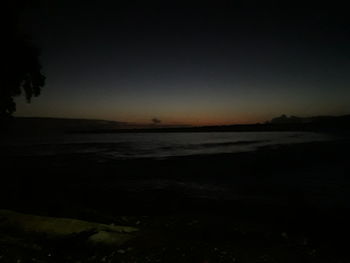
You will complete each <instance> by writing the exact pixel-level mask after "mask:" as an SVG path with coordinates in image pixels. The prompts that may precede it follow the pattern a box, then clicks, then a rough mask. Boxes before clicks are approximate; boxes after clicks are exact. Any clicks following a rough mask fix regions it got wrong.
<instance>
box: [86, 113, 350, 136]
mask: <svg viewBox="0 0 350 263" xmlns="http://www.w3.org/2000/svg"><path fill="white" fill-rule="evenodd" d="M250 131H251V132H259V131H314V132H349V131H350V115H344V116H317V117H309V118H300V117H295V116H292V117H287V116H285V115H282V117H278V118H274V119H272V120H271V121H269V122H266V123H257V124H235V125H222V126H200V127H158V128H154V127H151V128H132V129H128V128H124V127H122V128H121V129H97V130H86V131H85V132H89V133H128V132H250ZM81 132H83V131H81Z"/></svg>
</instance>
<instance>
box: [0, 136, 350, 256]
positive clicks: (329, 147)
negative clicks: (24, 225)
mask: <svg viewBox="0 0 350 263" xmlns="http://www.w3.org/2000/svg"><path fill="white" fill-rule="evenodd" d="M348 149H349V141H346V140H343V141H333V142H317V143H305V144H298V145H284V146H273V147H265V148H261V149H259V150H258V151H256V152H249V153H237V154H220V155H208V156H191V157H177V158H169V159H164V160H154V159H139V160H125V161H114V160H105V161H104V162H101V160H97V159H95V157H94V156H93V155H91V154H87V155H79V156H74V155H72V156H54V157H43V158H37V157H28V156H22V157H18V156H17V157H16V158H13V157H11V156H6V155H4V154H3V156H2V158H1V159H2V163H3V165H2V167H3V171H5V172H3V173H2V176H1V180H2V182H1V186H2V189H1V202H2V204H1V208H6V209H12V210H16V211H22V212H27V213H33V214H39V215H44V216H57V217H70V218H78V219H83V220H88V221H94V222H100V223H108V224H111V223H113V224H123V225H125V224H127V225H131V226H137V227H139V228H140V229H141V235H140V237H139V238H138V239H137V240H135V241H132V242H131V243H130V244H127V246H126V247H123V248H121V249H122V250H120V251H119V252H120V253H119V252H116V251H117V249H116V250H113V251H114V252H113V251H112V252H111V251H108V253H109V254H108V253H107V252H101V251H104V250H101V249H97V250H92V251H90V252H91V253H90V252H89V253H86V249H85V250H84V249H82V248H81V249H82V250H79V248H76V253H77V254H76V256H77V257H74V256H73V257H72V255H71V254H72V251H71V250H69V249H68V250H67V248H66V247H64V246H63V248H62V246H61V245H55V244H56V243H54V244H51V243H50V242H49V243H46V241H45V242H44V243H46V245H42V243H43V242H42V240H41V241H40V240H39V241H36V242H37V243H38V244H39V246H41V247H42V250H41V251H39V252H28V253H34V254H35V253H38V254H35V255H36V256H35V257H39V258H42V257H43V251H45V253H46V252H47V251H55V253H61V254H62V255H61V256H63V255H65V256H63V257H64V259H65V260H66V262H70V260H68V259H67V257H68V256H71V257H72V262H76V261H74V260H77V258H79V257H84V258H85V259H86V260H88V258H91V257H92V258H93V257H95V258H94V260H95V259H96V261H100V260H101V259H102V258H103V257H107V256H108V258H106V259H105V260H107V259H110V260H111V262H114V261H115V262H121V261H120V260H123V261H124V262H135V260H136V261H137V262H156V261H157V262H235V261H234V260H237V262H277V261H278V260H283V262H302V261H303V262H316V261H317V262H340V261H333V260H331V259H337V260H338V259H339V260H341V259H344V258H347V255H346V251H345V249H344V245H345V244H344V243H343V242H341V241H340V240H341V237H343V236H346V235H347V234H348V233H350V232H349V228H348V219H349V218H348V217H347V211H348V208H349V200H350V198H349V197H350V194H349V193H350V191H349V190H350V187H349V186H350V184H349V179H348V176H347V175H348V174H350V173H349V170H350V169H349V164H348V158H347V155H346V154H345V153H346V151H348ZM125 214H129V215H130V214H131V215H149V216H147V217H145V216H124V215H125ZM160 215H161V216H160ZM30 238H32V237H30ZM27 239H28V237H27ZM40 242H41V243H40ZM40 244H41V245H40ZM50 244H51V245H50ZM14 247H15V248H14V251H17V252H18V249H20V251H27V250H28V249H27V248H26V249H23V248H18V247H16V246H14ZM1 249H5V250H6V249H7V251H9V252H8V254H6V255H9V256H8V257H11V255H12V254H11V253H12V252H11V249H10V247H9V245H8V242H7V243H6V242H5V243H2V245H1ZM119 249H120V248H119ZM29 251H32V250H31V249H29ZM59 251H60V252H59ZM84 251H85V252H84ZM17 252H16V253H17ZM13 253H14V252H13ZM23 253H24V252H23ZM25 253H27V252H25ZM50 253H53V252H50ZM84 253H85V254H84ZM94 253H95V254H94ZM103 253H107V254H103ZM26 255H27V254H26ZM74 255H75V254H74ZM61 259H62V258H61ZM42 260H44V261H43V262H46V261H45V260H48V261H50V259H48V258H47V257H45V259H42ZM56 260H58V258H56ZM259 260H260V261H259ZM264 260H265V261H264ZM276 260H277V261H276ZM92 261H93V260H92ZM53 262H56V261H53ZM57 262H58V261H57Z"/></svg>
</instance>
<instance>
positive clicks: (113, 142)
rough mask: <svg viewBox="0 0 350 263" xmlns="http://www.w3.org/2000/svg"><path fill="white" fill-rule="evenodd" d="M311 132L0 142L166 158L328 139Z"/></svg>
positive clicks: (17, 151) (43, 149) (39, 149)
mask: <svg viewBox="0 0 350 263" xmlns="http://www.w3.org/2000/svg"><path fill="white" fill-rule="evenodd" d="M332 139H334V136H332V135H328V134H322V133H313V132H197V133H188V132H176V133H91V134H89V133H83V134H78V133H67V134H54V133H53V134H41V135H40V136H38V135H37V136H33V135H30V136H26V135H23V136H14V137H11V138H7V139H6V140H5V141H3V142H2V145H3V146H7V147H6V148H7V151H8V152H7V154H13V155H22V156H27V155H28V156H50V155H61V154H62V155H64V154H82V155H83V154H94V155H95V156H96V157H97V158H100V159H101V160H103V159H135V158H137V159H138V158H156V159H162V158H169V157H174V156H190V155H207V154H220V153H237V152H247V151H255V150H257V149H258V148H260V147H264V146H271V145H281V144H282V145H283V144H294V143H304V142H314V141H326V140H332Z"/></svg>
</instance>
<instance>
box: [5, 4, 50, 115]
mask: <svg viewBox="0 0 350 263" xmlns="http://www.w3.org/2000/svg"><path fill="white" fill-rule="evenodd" d="M22 9H23V6H14V5H12V6H9V7H8V14H9V16H8V17H9V19H8V21H7V23H6V24H5V26H4V27H5V28H3V30H2V37H3V43H4V46H3V47H2V50H1V53H2V54H1V58H2V59H1V63H2V67H1V68H2V69H3V72H2V73H3V74H2V80H1V81H2V83H1V85H0V120H4V119H7V118H8V117H10V116H12V114H13V113H14V112H15V111H16V103H15V101H14V97H16V96H20V95H22V94H24V96H25V97H26V100H27V101H28V102H30V101H31V98H32V97H36V96H39V95H40V91H41V88H42V87H43V86H44V84H45V77H44V75H43V74H42V73H41V64H40V62H39V55H40V52H39V49H38V48H36V47H35V46H34V45H33V44H32V43H30V41H29V40H28V38H27V37H26V36H25V35H24V34H23V33H22V32H21V30H20V25H19V22H18V21H19V14H20V12H21V10H22Z"/></svg>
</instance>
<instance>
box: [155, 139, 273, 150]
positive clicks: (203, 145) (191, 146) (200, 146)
mask: <svg viewBox="0 0 350 263" xmlns="http://www.w3.org/2000/svg"><path fill="white" fill-rule="evenodd" d="M265 142H269V140H255V141H235V142H214V143H201V144H187V145H176V146H165V147H161V148H160V149H161V150H175V149H183V150H196V149H203V148H206V149H208V148H217V147H230V146H240V145H251V144H257V143H265Z"/></svg>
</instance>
